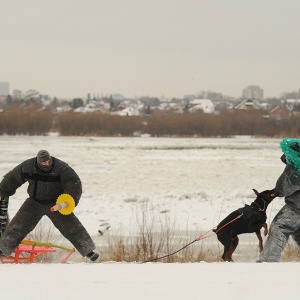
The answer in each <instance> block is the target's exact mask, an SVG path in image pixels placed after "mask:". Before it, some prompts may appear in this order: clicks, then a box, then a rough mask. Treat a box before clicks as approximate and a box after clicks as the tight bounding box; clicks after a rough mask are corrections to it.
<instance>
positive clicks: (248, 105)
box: [235, 99, 260, 110]
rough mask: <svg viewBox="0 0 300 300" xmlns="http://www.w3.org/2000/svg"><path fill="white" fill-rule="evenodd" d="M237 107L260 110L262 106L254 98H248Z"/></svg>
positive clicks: (239, 108) (238, 108)
mask: <svg viewBox="0 0 300 300" xmlns="http://www.w3.org/2000/svg"><path fill="white" fill-rule="evenodd" d="M235 109H237V110H260V107H259V106H258V105H257V104H256V103H254V102H253V101H252V100H250V99H247V100H244V101H242V102H241V103H239V104H238V105H237V106H236V107H235Z"/></svg>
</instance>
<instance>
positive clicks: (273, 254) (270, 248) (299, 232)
mask: <svg viewBox="0 0 300 300" xmlns="http://www.w3.org/2000/svg"><path fill="white" fill-rule="evenodd" d="M290 236H291V237H292V238H293V239H294V240H295V242H296V243H297V244H298V246H299V247H300V211H297V210H294V209H293V208H292V207H291V206H289V205H285V206H283V207H282V209H281V210H280V211H279V212H278V214H277V215H276V216H275V218H274V220H273V221H272V223H271V226H270V230H269V236H268V238H267V241H266V243H265V245H264V250H263V251H262V252H261V253H260V256H259V260H260V261H261V262H279V261H280V258H281V254H282V251H283V250H284V248H285V246H286V244H287V241H288V239H289V237H290Z"/></svg>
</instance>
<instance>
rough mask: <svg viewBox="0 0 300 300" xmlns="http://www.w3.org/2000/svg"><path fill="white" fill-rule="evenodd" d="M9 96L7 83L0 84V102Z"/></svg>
mask: <svg viewBox="0 0 300 300" xmlns="http://www.w3.org/2000/svg"><path fill="white" fill-rule="evenodd" d="M8 95H9V82H0V100H2V101H3V100H6V99H7V97H8Z"/></svg>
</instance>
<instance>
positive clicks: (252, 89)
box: [243, 85, 264, 100]
mask: <svg viewBox="0 0 300 300" xmlns="http://www.w3.org/2000/svg"><path fill="white" fill-rule="evenodd" d="M243 99H251V100H263V99H264V90H263V89H262V88H260V87H259V86H258V85H249V86H247V87H246V88H245V89H243Z"/></svg>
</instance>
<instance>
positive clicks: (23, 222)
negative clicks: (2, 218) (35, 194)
mask: <svg viewBox="0 0 300 300" xmlns="http://www.w3.org/2000/svg"><path fill="white" fill-rule="evenodd" d="M51 206H52V205H50V204H41V203H39V202H37V201H35V200H34V199H32V198H28V199H27V200H26V201H25V202H24V203H23V205H22V206H21V208H20V209H19V211H18V212H17V214H16V215H15V216H14V218H13V219H12V220H11V222H10V223H9V225H8V227H7V228H6V230H5V232H4V234H3V236H2V238H1V239H0V250H1V251H2V252H3V254H4V255H5V256H8V255H10V254H12V252H13V251H14V250H15V249H16V248H17V246H18V245H19V244H20V242H21V241H22V240H23V239H24V238H25V237H26V236H27V234H28V233H30V232H31V231H32V230H33V229H34V228H35V227H36V225H37V224H38V222H39V221H40V220H41V218H42V217H43V216H47V217H48V218H49V219H50V220H51V221H52V223H53V224H54V226H55V227H56V228H57V229H58V230H59V231H60V232H61V234H62V235H63V236H64V237H65V238H66V239H68V240H69V241H70V242H71V243H72V244H73V246H74V247H75V248H76V249H77V250H78V252H79V253H80V254H81V255H82V256H86V255H87V254H88V253H90V252H91V251H93V250H95V248H96V247H95V244H94V242H93V241H92V238H91V237H90V235H89V234H88V232H87V231H86V229H85V228H84V226H83V225H82V224H81V222H80V221H79V220H78V218H77V217H76V216H75V215H74V214H73V213H71V214H70V215H62V214H60V213H59V212H51V211H50V207H51Z"/></svg>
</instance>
